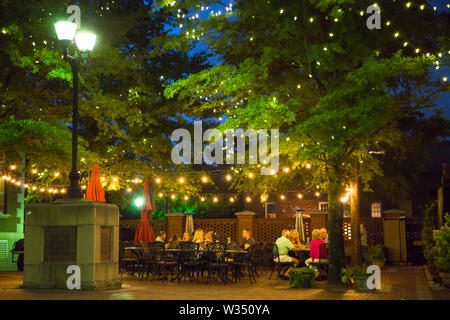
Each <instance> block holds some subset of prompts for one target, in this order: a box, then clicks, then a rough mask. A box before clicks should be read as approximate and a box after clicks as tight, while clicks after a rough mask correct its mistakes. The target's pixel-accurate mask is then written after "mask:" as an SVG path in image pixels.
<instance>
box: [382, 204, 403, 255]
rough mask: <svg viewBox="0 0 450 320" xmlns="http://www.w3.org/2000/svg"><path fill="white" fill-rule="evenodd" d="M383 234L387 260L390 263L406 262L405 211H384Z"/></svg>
mask: <svg viewBox="0 0 450 320" xmlns="http://www.w3.org/2000/svg"><path fill="white" fill-rule="evenodd" d="M383 233H384V246H385V247H386V254H387V257H386V258H387V260H388V261H390V262H406V261H407V255H406V221H405V211H403V210H385V211H383Z"/></svg>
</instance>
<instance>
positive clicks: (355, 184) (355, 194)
mask: <svg viewBox="0 0 450 320" xmlns="http://www.w3.org/2000/svg"><path fill="white" fill-rule="evenodd" d="M358 171H359V166H358V165H356V166H355V167H354V168H353V170H352V178H351V181H350V188H351V189H352V191H351V197H350V217H351V226H352V227H351V228H352V258H351V262H350V264H351V265H360V264H362V255H361V233H360V227H359V225H360V223H361V222H360V219H359V178H358V175H359V172H358Z"/></svg>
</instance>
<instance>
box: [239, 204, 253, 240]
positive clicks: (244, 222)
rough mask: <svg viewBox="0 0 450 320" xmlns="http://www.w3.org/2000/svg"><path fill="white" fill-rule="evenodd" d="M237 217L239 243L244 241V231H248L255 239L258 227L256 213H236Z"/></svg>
mask: <svg viewBox="0 0 450 320" xmlns="http://www.w3.org/2000/svg"><path fill="white" fill-rule="evenodd" d="M235 215H236V217H237V220H238V221H237V239H238V242H241V241H242V230H244V229H248V230H250V233H251V235H252V237H253V238H255V236H256V235H255V233H256V226H255V213H254V212H252V211H240V212H236V213H235Z"/></svg>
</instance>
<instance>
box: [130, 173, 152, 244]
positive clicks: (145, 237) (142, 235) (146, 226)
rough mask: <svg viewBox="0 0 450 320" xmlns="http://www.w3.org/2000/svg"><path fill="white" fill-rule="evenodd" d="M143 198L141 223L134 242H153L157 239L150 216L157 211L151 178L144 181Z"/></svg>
mask: <svg viewBox="0 0 450 320" xmlns="http://www.w3.org/2000/svg"><path fill="white" fill-rule="evenodd" d="M143 197H144V204H143V206H142V210H141V221H139V225H138V228H137V230H136V234H135V236H134V240H136V241H146V242H153V241H155V240H156V239H155V234H154V233H153V229H152V227H151V226H150V223H149V219H148V215H149V214H151V212H152V211H153V210H155V198H154V197H153V188H152V187H151V185H150V179H149V178H145V181H144V191H143Z"/></svg>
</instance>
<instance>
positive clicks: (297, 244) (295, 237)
mask: <svg viewBox="0 0 450 320" xmlns="http://www.w3.org/2000/svg"><path fill="white" fill-rule="evenodd" d="M289 240H290V241H291V242H292V244H293V245H294V246H295V248H296V249H300V248H301V247H302V243H301V242H300V238H299V236H298V232H297V230H295V229H292V230H291V231H289Z"/></svg>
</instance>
